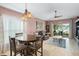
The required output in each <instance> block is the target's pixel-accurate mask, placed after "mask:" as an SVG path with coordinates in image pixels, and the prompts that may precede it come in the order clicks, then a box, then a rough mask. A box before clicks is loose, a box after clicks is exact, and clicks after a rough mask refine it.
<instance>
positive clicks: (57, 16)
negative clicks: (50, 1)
mask: <svg viewBox="0 0 79 59" xmlns="http://www.w3.org/2000/svg"><path fill="white" fill-rule="evenodd" d="M54 12H55V16H54V18H59V17H62V15H57V13H58V11H57V10H55V11H54Z"/></svg>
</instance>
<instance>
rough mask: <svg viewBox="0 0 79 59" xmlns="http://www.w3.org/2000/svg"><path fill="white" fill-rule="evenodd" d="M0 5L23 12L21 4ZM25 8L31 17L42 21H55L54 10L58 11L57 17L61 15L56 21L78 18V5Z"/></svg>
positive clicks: (43, 5) (28, 4) (39, 5)
mask: <svg viewBox="0 0 79 59" xmlns="http://www.w3.org/2000/svg"><path fill="white" fill-rule="evenodd" d="M0 5H2V6H5V7H8V8H10V9H13V10H16V11H19V12H22V13H23V12H24V10H25V4H23V3H2V4H0ZM26 7H27V9H28V11H30V12H31V13H32V15H33V16H35V17H37V18H40V19H43V20H53V19H57V18H54V15H55V13H54V10H57V11H58V15H62V17H60V18H58V19H66V18H72V17H75V16H79V3H27V5H26Z"/></svg>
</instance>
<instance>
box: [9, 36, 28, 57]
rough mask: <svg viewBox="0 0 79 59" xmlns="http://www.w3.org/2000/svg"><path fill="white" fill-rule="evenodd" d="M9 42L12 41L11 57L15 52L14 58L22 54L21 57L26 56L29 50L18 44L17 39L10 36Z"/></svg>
mask: <svg viewBox="0 0 79 59" xmlns="http://www.w3.org/2000/svg"><path fill="white" fill-rule="evenodd" d="M9 41H10V56H12V52H14V56H16V55H17V54H20V55H21V56H22V55H24V54H25V53H24V51H25V49H26V48H27V47H26V46H25V45H23V44H17V41H16V39H15V38H11V37H10V36H9Z"/></svg>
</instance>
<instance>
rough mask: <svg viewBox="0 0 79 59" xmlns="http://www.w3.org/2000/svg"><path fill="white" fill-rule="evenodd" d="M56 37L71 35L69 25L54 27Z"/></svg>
mask: <svg viewBox="0 0 79 59" xmlns="http://www.w3.org/2000/svg"><path fill="white" fill-rule="evenodd" d="M54 35H67V36H68V35H69V24H56V25H54Z"/></svg>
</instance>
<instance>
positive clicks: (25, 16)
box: [21, 9, 32, 20]
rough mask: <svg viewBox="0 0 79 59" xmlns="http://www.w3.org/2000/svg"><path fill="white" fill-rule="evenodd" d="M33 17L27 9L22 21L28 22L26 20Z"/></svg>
mask: <svg viewBox="0 0 79 59" xmlns="http://www.w3.org/2000/svg"><path fill="white" fill-rule="evenodd" d="M31 17H32V14H31V12H29V11H27V9H25V12H24V13H23V15H22V17H21V18H22V19H23V20H26V19H30V18H31Z"/></svg>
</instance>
